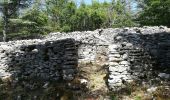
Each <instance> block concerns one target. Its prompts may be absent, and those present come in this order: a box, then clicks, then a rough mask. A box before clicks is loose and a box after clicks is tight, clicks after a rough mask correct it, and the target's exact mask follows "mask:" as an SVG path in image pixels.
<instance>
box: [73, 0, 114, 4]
mask: <svg viewBox="0 0 170 100" xmlns="http://www.w3.org/2000/svg"><path fill="white" fill-rule="evenodd" d="M81 1H82V0H76V2H77V3H78V4H79V3H80V2H81ZM96 1H99V2H104V1H107V2H111V0H96ZM84 2H85V3H86V4H91V2H92V0H84Z"/></svg>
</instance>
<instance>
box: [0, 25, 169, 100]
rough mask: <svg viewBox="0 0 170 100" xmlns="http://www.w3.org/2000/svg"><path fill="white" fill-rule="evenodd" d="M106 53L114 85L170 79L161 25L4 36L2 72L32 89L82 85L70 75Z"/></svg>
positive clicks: (109, 80) (111, 86) (165, 34)
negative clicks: (13, 38)
mask: <svg viewBox="0 0 170 100" xmlns="http://www.w3.org/2000/svg"><path fill="white" fill-rule="evenodd" d="M104 57H105V60H104V63H102V66H106V67H105V69H106V70H107V71H108V77H107V78H106V84H107V85H108V87H109V89H110V90H115V89H118V88H120V87H122V86H123V85H124V86H126V83H130V82H132V81H134V80H138V81H141V82H145V81H146V82H151V83H152V82H157V81H160V80H161V79H167V80H168V79H170V73H169V72H170V68H169V67H170V33H169V29H168V28H166V27H162V26H161V27H142V28H137V27H135V28H122V29H119V28H115V29H111V28H110V29H99V30H95V31H86V32H72V33H50V34H49V35H48V36H45V37H44V39H41V40H40V39H34V40H22V41H10V42H1V43H0V59H1V60H0V78H1V79H2V80H3V79H5V78H8V77H10V82H11V83H12V87H13V88H15V85H18V84H19V85H22V87H24V88H26V89H28V90H30V91H31V90H34V89H41V87H42V88H44V87H48V86H49V84H50V83H53V82H55V83H57V82H58V83H62V84H63V83H64V84H66V86H68V87H69V88H71V89H77V88H76V86H71V81H72V80H74V79H75V78H76V75H77V74H79V69H80V68H79V65H80V64H82V63H93V62H98V63H99V62H100V61H101V60H99V59H102V58H104ZM101 80H102V79H101ZM87 82H88V81H87ZM0 84H1V83H0ZM80 84H81V82H80ZM16 98H21V96H20V95H18V96H17V97H16ZM35 98H37V97H35ZM17 100H21V99H17ZM35 100H36V99H35Z"/></svg>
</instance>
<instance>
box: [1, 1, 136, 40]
mask: <svg viewBox="0 0 170 100" xmlns="http://www.w3.org/2000/svg"><path fill="white" fill-rule="evenodd" d="M19 1H23V2H22V3H21V2H17V1H15V0H11V2H7V4H8V5H9V4H13V8H17V9H11V8H8V10H6V11H5V12H8V11H11V13H12V14H11V16H8V14H6V13H5V12H4V14H3V15H4V16H7V17H5V18H7V19H6V25H5V23H3V24H2V26H4V29H5V28H6V33H7V34H8V37H9V38H11V37H12V38H13V37H23V36H24V37H25V36H34V35H39V34H47V33H49V32H51V31H60V32H70V31H87V30H95V29H98V28H112V27H125V26H134V22H133V20H132V16H131V13H129V12H128V11H127V10H126V8H125V5H124V4H123V3H122V2H121V1H122V0H117V1H114V0H113V2H112V3H107V2H103V3H100V2H97V1H96V0H93V1H92V4H91V5H87V4H85V3H84V2H83V1H82V2H81V4H80V5H76V2H75V1H74V0H46V2H45V3H44V4H43V5H42V3H43V2H42V0H19ZM27 1H29V2H27ZM2 4H4V5H3V7H4V8H5V7H6V2H5V3H2ZM16 4H19V5H20V6H18V5H16ZM7 7H8V6H7ZM24 7H28V9H27V10H19V9H20V8H24ZM3 18H4V17H3ZM2 28H3V27H2Z"/></svg>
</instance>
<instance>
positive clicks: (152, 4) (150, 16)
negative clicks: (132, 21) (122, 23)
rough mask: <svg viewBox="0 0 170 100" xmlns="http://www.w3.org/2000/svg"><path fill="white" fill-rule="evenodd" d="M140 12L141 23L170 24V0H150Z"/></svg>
mask: <svg viewBox="0 0 170 100" xmlns="http://www.w3.org/2000/svg"><path fill="white" fill-rule="evenodd" d="M144 4H145V5H146V6H145V7H144V8H143V10H142V11H141V12H140V13H139V14H140V15H139V18H138V20H139V22H140V24H141V25H165V26H170V17H169V16H170V0H148V1H147V2H146V1H145V2H144Z"/></svg>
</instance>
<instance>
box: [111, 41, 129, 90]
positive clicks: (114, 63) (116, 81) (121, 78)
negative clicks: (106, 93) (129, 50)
mask: <svg viewBox="0 0 170 100" xmlns="http://www.w3.org/2000/svg"><path fill="white" fill-rule="evenodd" d="M120 49H121V45H120V44H112V45H109V55H108V56H109V79H108V84H109V86H110V88H111V89H114V90H115V89H117V88H119V87H120V86H121V85H122V84H123V83H124V82H126V81H130V80H131V77H130V74H129V73H128V70H129V68H130V66H129V65H130V63H129V62H128V61H127V57H128V55H127V54H122V53H121V52H120Z"/></svg>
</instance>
